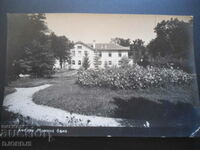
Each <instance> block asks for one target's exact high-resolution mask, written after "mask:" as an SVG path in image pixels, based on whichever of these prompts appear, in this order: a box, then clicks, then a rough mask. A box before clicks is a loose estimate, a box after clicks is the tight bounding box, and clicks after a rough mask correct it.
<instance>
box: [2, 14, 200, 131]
mask: <svg viewBox="0 0 200 150" xmlns="http://www.w3.org/2000/svg"><path fill="white" fill-rule="evenodd" d="M5 78H6V87H5V90H4V100H3V112H2V123H1V124H5V125H31V126H60V127H138V128H154V127H161V128H162V127H163V128H165V127H188V126H189V127H191V126H192V127H198V126H199V124H200V101H199V95H198V84H197V74H196V70H195V61H194V45H193V17H192V16H170V15H135V14H92V13H34V14H22V13H21V14H17V13H8V14H7V57H6V75H5ZM194 134H195V133H194Z"/></svg>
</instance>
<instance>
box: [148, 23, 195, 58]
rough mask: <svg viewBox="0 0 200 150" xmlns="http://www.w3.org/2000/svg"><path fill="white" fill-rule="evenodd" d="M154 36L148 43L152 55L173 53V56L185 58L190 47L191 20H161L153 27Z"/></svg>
mask: <svg viewBox="0 0 200 150" xmlns="http://www.w3.org/2000/svg"><path fill="white" fill-rule="evenodd" d="M154 32H155V33H156V35H157V36H156V38H155V39H153V40H152V41H151V42H150V43H149V44H148V46H147V47H148V49H149V51H150V53H151V54H152V55H153V56H158V55H160V56H166V55H169V54H171V55H173V57H175V58H178V59H180V58H182V59H187V56H188V55H189V53H190V50H191V49H192V20H191V21H189V22H184V21H179V20H178V19H170V20H167V21H166V20H163V21H161V22H160V23H158V24H157V26H156V27H155V28H154Z"/></svg>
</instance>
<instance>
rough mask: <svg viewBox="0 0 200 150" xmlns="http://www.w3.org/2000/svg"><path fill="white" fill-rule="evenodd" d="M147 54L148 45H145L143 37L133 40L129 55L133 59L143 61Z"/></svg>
mask: <svg viewBox="0 0 200 150" xmlns="http://www.w3.org/2000/svg"><path fill="white" fill-rule="evenodd" d="M146 55H147V50H146V47H145V46H144V41H143V40H141V39H136V40H133V42H132V44H131V46H130V53H129V56H130V57H131V58H132V59H133V61H134V62H140V61H143V60H144V58H146V57H145V56H146Z"/></svg>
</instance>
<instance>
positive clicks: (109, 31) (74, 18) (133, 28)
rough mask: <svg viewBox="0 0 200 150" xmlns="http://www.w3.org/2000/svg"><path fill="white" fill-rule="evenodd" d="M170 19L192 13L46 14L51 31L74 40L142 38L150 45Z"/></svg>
mask: <svg viewBox="0 0 200 150" xmlns="http://www.w3.org/2000/svg"><path fill="white" fill-rule="evenodd" d="M170 18H178V19H179V20H183V21H188V20H190V19H191V18H192V16H166V15H133V14H84V13H64V14H62V13H47V14H46V23H47V26H48V28H49V29H50V31H52V32H54V33H55V34H57V35H59V36H60V35H65V36H66V37H67V38H68V39H70V40H72V41H74V42H77V41H82V42H85V43H92V41H93V40H95V41H96V43H109V42H110V40H111V38H115V37H120V38H125V39H127V38H129V39H131V40H135V39H138V38H139V39H142V40H143V41H145V44H148V43H149V42H150V40H152V39H153V38H155V36H156V34H155V33H154V27H155V26H156V24H157V23H158V22H160V21H162V20H169V19H170Z"/></svg>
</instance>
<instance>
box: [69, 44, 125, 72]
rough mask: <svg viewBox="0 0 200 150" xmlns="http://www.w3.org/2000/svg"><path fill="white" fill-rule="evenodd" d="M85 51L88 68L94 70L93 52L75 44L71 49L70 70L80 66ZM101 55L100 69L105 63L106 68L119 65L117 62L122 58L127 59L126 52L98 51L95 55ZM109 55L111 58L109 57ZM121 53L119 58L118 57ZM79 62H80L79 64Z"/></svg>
mask: <svg viewBox="0 0 200 150" xmlns="http://www.w3.org/2000/svg"><path fill="white" fill-rule="evenodd" d="M85 51H86V52H87V53H88V57H89V61H90V68H94V57H95V55H96V53H95V51H94V50H91V49H90V48H88V47H86V46H84V45H82V44H76V45H75V46H74V48H73V49H71V68H72V69H79V68H80V67H81V66H82V63H83V58H84V56H85ZM99 53H101V57H100V58H99V61H100V62H101V65H99V66H100V67H102V68H103V67H104V66H105V63H106V62H107V65H108V66H113V65H116V66H118V65H119V61H120V60H121V58H122V57H128V51H109V50H108V51H98V52H97V55H99ZM109 53H111V56H109ZM119 53H121V56H120V55H119ZM79 61H80V62H81V63H80V64H79ZM74 62H75V64H74Z"/></svg>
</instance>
